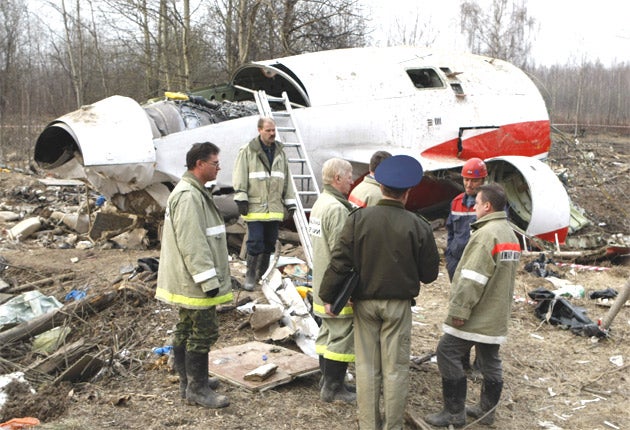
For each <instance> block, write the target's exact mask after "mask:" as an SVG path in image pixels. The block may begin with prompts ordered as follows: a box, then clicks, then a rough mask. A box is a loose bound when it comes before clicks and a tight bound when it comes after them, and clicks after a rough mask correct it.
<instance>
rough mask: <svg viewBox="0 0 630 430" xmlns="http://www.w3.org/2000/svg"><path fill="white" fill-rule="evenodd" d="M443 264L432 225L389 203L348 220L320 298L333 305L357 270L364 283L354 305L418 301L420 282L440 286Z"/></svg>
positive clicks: (349, 217)
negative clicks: (339, 289) (347, 277)
mask: <svg viewBox="0 0 630 430" xmlns="http://www.w3.org/2000/svg"><path fill="white" fill-rule="evenodd" d="M439 265H440V255H439V254H438V250H437V245H436V244H435V239H434V238H433V231H432V230H431V226H430V225H429V223H428V222H427V221H426V220H424V219H422V218H421V217H419V216H417V215H416V214H414V213H412V212H409V211H408V210H406V209H405V207H404V206H403V204H402V203H401V202H399V201H396V200H389V199H383V200H381V201H380V202H378V203H377V204H376V206H369V207H367V208H364V209H356V210H355V211H353V212H351V213H350V215H349V216H348V219H347V221H346V223H345V225H344V227H343V230H342V231H341V236H339V241H338V242H337V245H335V248H334V249H333V251H332V259H331V260H330V264H329V266H328V269H326V272H325V273H324V278H323V279H322V284H321V287H320V291H319V296H320V297H321V299H322V300H323V301H324V302H325V303H332V301H333V300H334V297H335V296H336V287H337V286H338V285H340V284H341V282H342V281H343V279H344V277H345V275H346V274H347V273H348V272H349V271H350V270H351V269H352V268H353V267H354V268H356V269H357V270H358V271H359V278H360V282H359V286H358V287H357V289H356V290H355V292H354V294H353V295H352V298H353V300H354V301H358V300H392V299H394V300H405V299H412V298H414V297H416V296H417V295H418V292H419V291H420V282H424V283H425V284H427V283H429V282H433V281H435V279H436V278H437V276H438V271H439Z"/></svg>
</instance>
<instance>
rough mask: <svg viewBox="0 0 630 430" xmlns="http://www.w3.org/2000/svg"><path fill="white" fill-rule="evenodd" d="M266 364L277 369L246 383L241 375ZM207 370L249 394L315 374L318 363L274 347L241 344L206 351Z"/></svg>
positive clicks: (300, 354)
mask: <svg viewBox="0 0 630 430" xmlns="http://www.w3.org/2000/svg"><path fill="white" fill-rule="evenodd" d="M263 356H266V357H267V360H266V363H269V364H275V365H277V366H278V369H277V371H276V372H275V373H274V374H273V375H271V376H270V377H269V378H267V379H265V380H264V381H246V380H245V379H244V377H245V375H246V374H247V373H249V372H251V371H252V370H254V369H256V368H258V367H260V366H261V365H263V364H265V361H264V360H263ZM208 370H209V371H210V373H212V374H213V375H215V376H218V377H219V378H221V379H225V380H227V381H229V382H232V383H233V384H235V385H238V386H241V387H244V388H246V389H248V390H250V391H264V390H267V389H269V388H273V387H277V386H278V385H282V384H286V383H287V382H291V381H292V380H293V379H295V378H297V377H299V376H306V375H311V374H313V373H316V372H319V362H318V360H316V359H314V358H312V357H309V356H308V355H305V354H302V353H299V352H296V351H292V350H290V349H287V348H283V347H281V346H277V345H271V344H267V343H262V342H256V341H253V342H247V343H244V344H242V345H235V346H230V347H227V348H222V349H217V350H214V351H210V353H209V359H208Z"/></svg>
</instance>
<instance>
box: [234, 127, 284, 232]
mask: <svg viewBox="0 0 630 430" xmlns="http://www.w3.org/2000/svg"><path fill="white" fill-rule="evenodd" d="M261 145H262V143H261V141H260V138H259V137H256V138H254V139H252V140H251V141H250V142H249V143H248V144H247V145H245V146H243V147H242V148H241V149H240V150H239V152H238V155H237V157H236V161H235V163H234V172H233V175H232V178H233V179H232V182H233V184H232V185H233V186H234V200H235V201H245V202H248V203H249V213H248V214H247V215H245V216H243V219H244V220H245V221H282V220H283V219H284V207H285V206H295V204H296V200H295V192H294V190H293V184H292V182H291V178H290V177H289V165H288V160H287V156H286V154H285V152H284V150H283V149H282V147H283V145H282V143H280V142H278V141H276V142H275V143H274V145H275V150H274V158H273V163H271V165H269V159H268V158H267V155H266V154H265V152H264V151H263V149H262V146H261Z"/></svg>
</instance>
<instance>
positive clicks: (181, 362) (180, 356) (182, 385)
mask: <svg viewBox="0 0 630 430" xmlns="http://www.w3.org/2000/svg"><path fill="white" fill-rule="evenodd" d="M173 364H174V367H175V371H176V372H177V374H178V375H179V397H181V398H182V399H185V398H186V388H187V387H188V377H187V376H186V347H185V346H184V345H179V346H174V347H173ZM208 385H209V386H210V388H212V389H213V390H214V389H216V388H217V387H218V386H219V378H214V377H208Z"/></svg>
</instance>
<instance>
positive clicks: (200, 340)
mask: <svg viewBox="0 0 630 430" xmlns="http://www.w3.org/2000/svg"><path fill="white" fill-rule="evenodd" d="M186 166H187V167H188V171H187V172H185V173H184V175H183V176H182V179H181V181H180V182H179V183H178V184H177V186H176V187H175V189H173V192H172V193H171V194H170V196H169V198H168V202H167V206H166V214H165V217H164V229H163V231H162V243H161V251H160V266H159V269H158V281H157V289H156V292H155V297H156V298H157V299H158V300H161V301H163V302H165V303H169V304H171V305H175V306H178V307H179V322H178V323H177V325H176V328H175V333H174V334H173V355H174V359H175V360H174V361H175V369H176V371H177V373H178V374H179V381H180V386H179V387H180V396H181V397H183V398H185V399H186V400H187V401H188V403H190V404H198V405H201V406H204V407H206V408H213V409H214V408H223V407H225V406H227V405H229V404H230V402H229V400H228V398H227V397H226V396H223V395H220V394H218V393H216V392H215V391H214V390H213V388H216V385H217V384H218V381H217V380H216V379H214V378H213V379H210V380H209V379H208V352H209V351H210V346H212V345H213V344H214V343H215V342H216V341H217V339H218V337H219V321H218V318H217V313H216V305H219V304H221V303H226V302H231V301H232V299H233V297H232V281H231V277H230V266H229V262H228V247H227V235H226V232H225V224H224V223H223V217H222V216H221V214H220V213H219V210H218V209H217V207H216V205H215V204H214V200H213V199H212V194H211V193H210V191H209V190H208V189H206V188H205V187H204V184H205V183H206V182H209V181H213V180H214V179H216V177H217V174H218V172H219V170H220V169H221V167H220V166H219V148H218V147H217V146H216V145H214V144H212V143H209V142H204V143H195V144H194V145H193V146H192V148H191V149H190V150H189V151H188V153H187V154H186Z"/></svg>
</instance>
